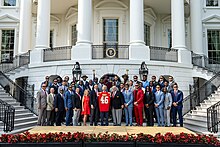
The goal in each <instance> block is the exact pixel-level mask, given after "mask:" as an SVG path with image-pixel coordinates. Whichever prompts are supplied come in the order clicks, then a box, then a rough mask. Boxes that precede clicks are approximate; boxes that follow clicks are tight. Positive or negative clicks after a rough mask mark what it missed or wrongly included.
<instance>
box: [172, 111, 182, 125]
mask: <svg viewBox="0 0 220 147" xmlns="http://www.w3.org/2000/svg"><path fill="white" fill-rule="evenodd" d="M172 113H173V125H174V126H176V115H177V113H178V115H179V122H180V126H181V127H182V126H183V114H182V108H178V107H173V108H172Z"/></svg>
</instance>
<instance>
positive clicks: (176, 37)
mask: <svg viewBox="0 0 220 147" xmlns="http://www.w3.org/2000/svg"><path fill="white" fill-rule="evenodd" d="M171 16H172V48H174V49H178V62H179V63H181V64H185V65H187V66H191V64H192V63H191V59H192V58H191V52H190V51H189V50H187V49H186V39H185V37H186V36H185V18H184V0H171Z"/></svg>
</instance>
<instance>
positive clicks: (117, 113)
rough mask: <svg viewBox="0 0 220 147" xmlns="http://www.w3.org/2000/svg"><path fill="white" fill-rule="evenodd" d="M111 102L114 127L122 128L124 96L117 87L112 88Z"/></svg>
mask: <svg viewBox="0 0 220 147" xmlns="http://www.w3.org/2000/svg"><path fill="white" fill-rule="evenodd" d="M111 101H112V117H113V123H114V126H121V118H122V109H123V108H124V96H123V94H122V93H121V92H120V91H119V90H118V88H117V87H116V86H113V87H112V93H111Z"/></svg>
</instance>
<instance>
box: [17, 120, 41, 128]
mask: <svg viewBox="0 0 220 147" xmlns="http://www.w3.org/2000/svg"><path fill="white" fill-rule="evenodd" d="M36 125H37V120H36V121H30V122H25V123H19V124H15V126H14V128H15V130H18V129H23V128H28V127H34V126H36Z"/></svg>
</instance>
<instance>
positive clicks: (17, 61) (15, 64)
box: [0, 51, 30, 73]
mask: <svg viewBox="0 0 220 147" xmlns="http://www.w3.org/2000/svg"><path fill="white" fill-rule="evenodd" d="M29 63H30V51H28V52H27V53H24V54H21V55H17V56H15V57H14V58H13V59H12V60H11V61H8V62H3V63H1V64H0V71H2V72H3V73H7V72H10V71H12V70H15V69H17V68H19V67H22V66H24V65H28V64H29Z"/></svg>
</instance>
